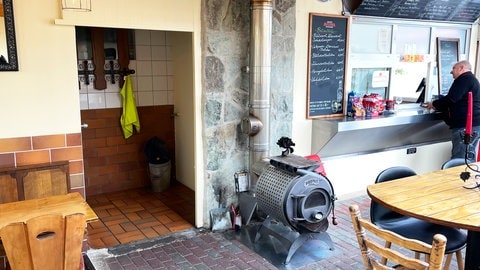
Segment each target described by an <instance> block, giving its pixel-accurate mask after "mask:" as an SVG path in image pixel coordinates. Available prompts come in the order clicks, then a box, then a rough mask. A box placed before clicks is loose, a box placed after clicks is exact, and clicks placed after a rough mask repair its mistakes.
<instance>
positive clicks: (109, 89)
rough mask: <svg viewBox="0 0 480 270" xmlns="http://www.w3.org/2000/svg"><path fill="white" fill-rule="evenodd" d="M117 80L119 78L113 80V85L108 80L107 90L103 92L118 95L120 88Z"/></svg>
mask: <svg viewBox="0 0 480 270" xmlns="http://www.w3.org/2000/svg"><path fill="white" fill-rule="evenodd" d="M118 78H119V76H117V77H116V78H115V79H116V80H115V84H112V82H111V81H110V78H109V80H107V88H106V89H105V92H107V93H118V91H120V87H119V86H118Z"/></svg>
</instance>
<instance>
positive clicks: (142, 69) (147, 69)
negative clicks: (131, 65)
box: [137, 61, 152, 76]
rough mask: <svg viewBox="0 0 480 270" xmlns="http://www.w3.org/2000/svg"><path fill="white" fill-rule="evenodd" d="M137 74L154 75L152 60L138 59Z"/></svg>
mask: <svg viewBox="0 0 480 270" xmlns="http://www.w3.org/2000/svg"><path fill="white" fill-rule="evenodd" d="M137 76H152V61H137Z"/></svg>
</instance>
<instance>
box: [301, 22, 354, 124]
mask: <svg viewBox="0 0 480 270" xmlns="http://www.w3.org/2000/svg"><path fill="white" fill-rule="evenodd" d="M309 21H310V22H309V23H310V25H309V43H308V72H307V118H309V119H311V118H321V117H333V116H341V115H344V110H345V108H344V107H345V104H344V103H345V102H344V99H345V67H346V66H347V59H348V55H347V54H348V49H347V48H348V29H349V17H344V16H332V15H325V14H317V13H310V18H309Z"/></svg>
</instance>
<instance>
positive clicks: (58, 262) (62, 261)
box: [0, 214, 86, 270]
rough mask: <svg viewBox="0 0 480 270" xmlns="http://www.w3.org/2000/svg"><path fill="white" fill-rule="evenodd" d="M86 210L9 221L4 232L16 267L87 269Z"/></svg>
mask: <svg viewBox="0 0 480 270" xmlns="http://www.w3.org/2000/svg"><path fill="white" fill-rule="evenodd" d="M85 226H86V220H85V216H84V215H83V214H73V215H69V216H66V217H62V216H61V215H48V216H38V217H35V218H32V219H29V220H28V221H27V222H26V223H22V222H18V223H12V224H9V225H7V226H5V227H3V228H2V229H0V236H1V238H2V241H3V246H4V248H5V251H6V253H7V257H8V262H9V264H10V267H11V269H12V270H37V269H46V270H57V269H58V270H60V269H62V270H63V269H65V270H71V269H83V260H82V244H83V237H84V233H85Z"/></svg>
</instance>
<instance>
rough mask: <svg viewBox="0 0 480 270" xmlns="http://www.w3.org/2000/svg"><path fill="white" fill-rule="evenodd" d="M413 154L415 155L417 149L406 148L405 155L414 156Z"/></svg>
mask: <svg viewBox="0 0 480 270" xmlns="http://www.w3.org/2000/svg"><path fill="white" fill-rule="evenodd" d="M415 153H417V148H416V147H412V148H407V155H410V154H415Z"/></svg>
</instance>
